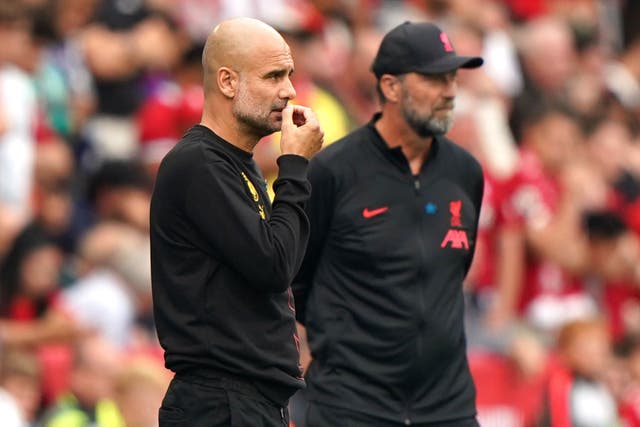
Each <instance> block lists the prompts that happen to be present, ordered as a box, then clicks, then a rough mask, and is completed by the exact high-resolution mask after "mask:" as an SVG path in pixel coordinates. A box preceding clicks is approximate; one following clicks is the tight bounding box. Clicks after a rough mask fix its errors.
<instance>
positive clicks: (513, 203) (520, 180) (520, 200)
mask: <svg viewBox="0 0 640 427" xmlns="http://www.w3.org/2000/svg"><path fill="white" fill-rule="evenodd" d="M506 192H507V194H506V196H505V199H504V203H503V204H502V206H501V209H502V215H503V218H504V221H505V223H507V224H509V225H515V226H520V227H523V228H524V227H526V228H537V227H542V226H544V225H545V224H546V223H547V222H549V221H550V220H551V219H552V217H553V215H554V214H555V213H556V211H557V208H558V203H559V201H560V197H561V188H560V185H559V183H558V182H557V181H556V180H555V179H554V178H553V177H551V176H550V175H548V174H546V173H545V171H544V170H543V168H542V165H541V163H540V161H539V160H538V159H537V157H536V156H535V155H534V154H533V153H532V152H530V151H528V150H522V151H521V153H520V162H519V167H518V169H517V172H516V173H515V175H514V176H513V177H512V178H511V179H510V180H509V183H508V184H507V189H506ZM580 293H583V290H582V286H581V284H580V282H579V281H577V280H575V278H574V277H572V276H571V275H570V274H569V273H568V272H567V271H566V270H565V269H563V268H562V267H561V266H559V265H557V264H556V263H554V262H553V261H551V260H548V259H544V258H541V257H538V256H535V255H534V254H531V253H529V254H528V255H527V259H526V267H525V279H524V286H523V290H522V294H521V299H520V309H521V310H526V309H527V307H528V306H529V304H530V303H531V302H532V301H533V300H534V299H536V298H538V297H541V296H551V297H563V296H568V295H572V294H580Z"/></svg>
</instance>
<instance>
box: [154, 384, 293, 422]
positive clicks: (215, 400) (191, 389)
mask: <svg viewBox="0 0 640 427" xmlns="http://www.w3.org/2000/svg"><path fill="white" fill-rule="evenodd" d="M159 414H160V415H159V420H160V423H159V427H178V426H180V427H185V426H189V427H229V426H233V427H289V414H288V411H287V408H286V407H282V406H278V405H277V404H275V403H273V402H272V401H270V400H269V399H267V398H265V397H264V395H262V393H261V392H260V391H259V390H258V389H256V388H255V387H254V386H253V385H252V384H251V383H248V382H246V381H244V380H243V379H241V378H233V377H218V378H215V379H212V378H202V377H200V376H190V375H184V376H183V375H180V374H178V375H176V376H175V377H174V378H173V380H171V384H170V385H169V390H167V394H166V396H165V397H164V399H163V401H162V406H161V407H160V412H159Z"/></svg>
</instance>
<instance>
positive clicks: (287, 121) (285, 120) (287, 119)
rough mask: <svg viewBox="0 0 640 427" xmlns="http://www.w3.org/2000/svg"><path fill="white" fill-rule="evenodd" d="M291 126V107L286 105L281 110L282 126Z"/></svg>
mask: <svg viewBox="0 0 640 427" xmlns="http://www.w3.org/2000/svg"><path fill="white" fill-rule="evenodd" d="M292 124H293V105H291V104H288V105H287V106H286V107H284V109H283V110H282V126H290V125H292Z"/></svg>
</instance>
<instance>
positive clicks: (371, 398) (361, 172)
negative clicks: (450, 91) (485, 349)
mask: <svg viewBox="0 0 640 427" xmlns="http://www.w3.org/2000/svg"><path fill="white" fill-rule="evenodd" d="M376 119H377V116H376V117H374V121H375V120H376ZM374 121H372V122H370V123H369V124H368V125H366V126H364V127H362V128H360V129H358V130H356V131H355V132H353V133H351V134H350V135H348V136H346V137H345V138H343V139H342V140H341V141H337V142H335V143H333V144H332V145H331V146H329V147H327V148H325V149H324V150H323V151H322V152H320V153H319V154H318V155H316V157H314V158H313V159H312V161H311V164H310V167H309V180H310V181H311V185H312V188H313V193H312V196H311V200H310V202H309V204H308V211H309V218H310V220H311V237H310V240H309V246H308V248H307V255H306V257H305V260H304V262H303V265H302V268H301V270H300V273H299V275H298V277H297V278H296V280H295V281H294V285H293V289H294V295H295V297H296V298H295V299H296V304H297V317H298V320H299V321H300V322H301V323H303V324H305V326H306V328H307V334H308V337H309V345H310V348H311V351H312V355H313V358H314V362H313V363H312V365H311V367H310V368H309V373H308V376H307V378H306V379H307V384H308V387H307V391H306V395H307V396H308V398H309V399H310V400H313V401H318V402H322V403H325V404H329V405H334V406H338V407H344V408H347V409H350V410H353V411H360V412H363V413H366V414H369V415H373V416H377V417H380V418H384V419H387V420H389V421H395V422H399V423H405V424H407V425H408V424H410V423H429V422H442V421H447V420H455V419H459V418H465V417H473V416H474V415H475V413H476V410H475V387H474V384H473V381H472V378H471V375H470V373H469V368H468V363H467V358H466V343H465V335H464V329H463V307H464V301H463V294H462V281H463V278H464V277H465V275H466V273H467V271H468V269H469V265H470V263H471V260H472V257H473V250H474V246H475V239H476V231H477V223H478V214H479V211H480V204H481V199H482V192H483V185H484V184H483V183H484V181H483V175H482V169H481V167H480V165H479V163H478V162H477V161H476V160H475V159H474V158H473V157H472V156H471V155H470V154H469V153H468V152H466V151H465V150H464V149H462V148H461V147H459V146H458V145H456V144H455V143H453V142H451V141H450V140H448V139H446V138H444V137H437V138H435V139H434V142H433V144H432V146H431V149H430V151H429V155H428V157H427V159H426V161H425V163H424V165H423V167H422V170H421V171H420V173H419V174H418V175H417V176H414V175H412V173H411V171H410V169H409V165H408V162H407V160H406V158H405V157H404V155H403V154H402V151H401V150H400V148H394V149H390V148H389V147H388V146H387V144H386V143H385V142H384V141H383V140H382V138H381V137H380V135H379V134H378V132H377V131H376V129H375V126H374Z"/></svg>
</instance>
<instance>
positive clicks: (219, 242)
mask: <svg viewBox="0 0 640 427" xmlns="http://www.w3.org/2000/svg"><path fill="white" fill-rule="evenodd" d="M307 164H308V162H307V160H306V159H305V158H303V157H300V156H294V155H285V156H281V157H280V158H279V159H278V166H279V168H280V170H279V175H278V179H277V180H276V181H275V183H274V189H275V194H276V195H275V199H274V202H273V207H272V211H271V215H270V216H269V217H268V218H266V219H262V218H261V217H260V214H259V213H258V205H257V203H256V202H255V201H254V200H253V199H252V198H251V197H250V194H249V193H248V192H247V190H246V188H245V186H246V184H245V182H244V180H243V178H242V176H241V174H240V172H239V171H238V170H236V169H235V168H234V167H233V166H231V165H230V164H229V163H227V162H221V161H215V162H208V163H204V164H203V165H202V166H199V167H197V168H196V169H195V170H193V171H191V172H190V173H191V174H192V176H191V179H190V184H189V185H188V188H187V189H186V194H185V197H186V199H185V205H186V211H187V212H186V213H187V216H188V217H189V219H190V220H191V221H192V222H193V223H194V225H195V227H196V229H198V231H199V232H201V233H202V235H203V236H204V238H205V239H206V241H207V243H208V244H209V245H210V248H211V250H212V251H213V253H214V255H215V256H216V258H218V259H220V260H221V261H222V262H223V263H225V264H226V265H227V266H229V267H230V268H231V269H233V270H235V271H236V272H237V273H238V274H239V275H240V276H242V277H244V278H245V279H246V280H247V282H248V283H249V284H250V285H251V286H255V287H256V288H258V289H261V290H263V291H265V292H284V291H285V290H286V289H287V288H288V287H289V286H290V284H291V281H292V280H293V277H294V275H295V274H296V272H297V270H298V268H299V267H300V264H301V262H302V257H303V256H304V251H305V248H306V244H307V240H308V238H309V220H308V218H307V215H306V213H305V211H304V205H305V203H306V202H307V200H308V198H309V195H310V185H309V182H308V180H307V177H306V173H307Z"/></svg>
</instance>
